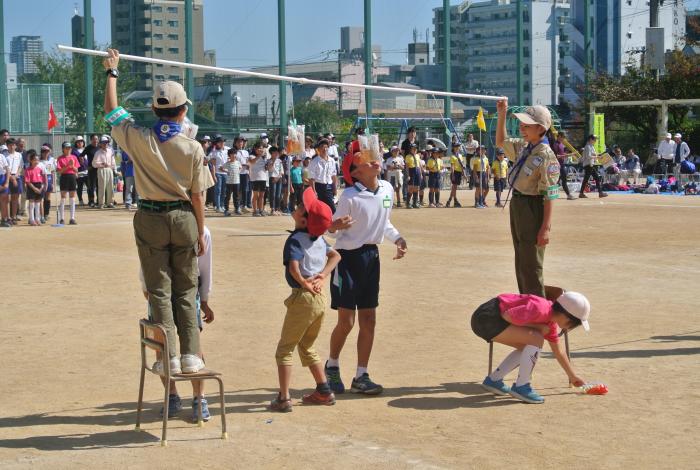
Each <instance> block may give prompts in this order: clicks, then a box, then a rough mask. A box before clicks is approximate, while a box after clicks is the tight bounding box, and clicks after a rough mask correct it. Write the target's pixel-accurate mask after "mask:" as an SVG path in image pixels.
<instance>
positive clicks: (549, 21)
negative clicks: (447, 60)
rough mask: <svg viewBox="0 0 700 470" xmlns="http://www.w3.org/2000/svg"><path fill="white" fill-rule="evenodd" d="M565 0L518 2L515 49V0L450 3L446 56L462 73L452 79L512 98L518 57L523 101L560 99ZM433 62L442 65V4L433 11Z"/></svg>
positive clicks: (460, 86)
mask: <svg viewBox="0 0 700 470" xmlns="http://www.w3.org/2000/svg"><path fill="white" fill-rule="evenodd" d="M570 6H571V5H570V2H569V0H532V1H528V2H523V48H522V50H521V51H517V46H516V40H517V37H516V31H517V21H516V20H517V16H516V1H515V0H489V1H482V2H472V1H465V2H462V3H461V4H460V5H459V6H455V7H452V9H451V10H452V12H451V15H452V16H451V19H450V21H451V30H452V31H451V39H452V44H451V48H452V51H451V57H452V65H453V67H458V68H459V69H458V70H460V71H461V73H460V74H459V76H458V77H456V78H457V80H456V82H455V81H454V80H453V82H454V83H455V85H456V88H458V89H460V90H469V91H472V92H476V93H481V94H495V95H505V96H508V97H509V99H510V100H511V102H513V103H515V99H516V97H517V89H516V88H517V87H516V83H517V74H518V69H517V67H516V63H517V54H518V52H519V53H520V54H521V57H522V73H523V90H524V91H523V104H525V105H529V104H544V105H551V104H557V103H558V102H559V78H560V74H561V71H560V69H561V70H563V71H564V72H566V70H565V68H564V67H563V65H562V66H560V61H559V45H560V42H561V36H562V34H563V29H562V25H563V24H565V23H566V22H567V21H568V18H569V14H570ZM434 15H435V16H434V20H433V23H434V24H435V34H434V38H435V63H442V62H443V60H444V59H443V58H444V55H445V53H444V48H443V47H442V40H443V38H444V36H443V34H444V33H443V31H442V30H443V29H444V28H443V20H442V8H436V9H434Z"/></svg>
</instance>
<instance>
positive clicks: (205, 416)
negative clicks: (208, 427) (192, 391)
mask: <svg viewBox="0 0 700 470" xmlns="http://www.w3.org/2000/svg"><path fill="white" fill-rule="evenodd" d="M210 418H211V414H209V406H208V405H207V399H206V398H202V421H204V422H207V421H209V419H210ZM192 422H193V423H197V422H199V399H198V398H195V399H194V400H192Z"/></svg>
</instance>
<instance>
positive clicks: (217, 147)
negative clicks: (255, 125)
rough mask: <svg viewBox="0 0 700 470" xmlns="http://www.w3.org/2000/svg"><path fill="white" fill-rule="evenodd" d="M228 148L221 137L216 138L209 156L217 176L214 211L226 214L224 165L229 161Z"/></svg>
mask: <svg viewBox="0 0 700 470" xmlns="http://www.w3.org/2000/svg"><path fill="white" fill-rule="evenodd" d="M228 149H229V148H228V147H227V146H226V145H225V140H224V138H223V137H222V136H221V135H216V136H215V137H214V148H213V149H212V151H211V154H210V155H209V158H210V160H212V162H213V163H214V172H215V176H216V180H215V182H216V186H215V187H214V188H215V189H214V209H215V210H216V211H217V212H224V199H225V198H226V172H225V171H224V165H225V164H226V162H227V161H228Z"/></svg>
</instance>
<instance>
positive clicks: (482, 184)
mask: <svg viewBox="0 0 700 470" xmlns="http://www.w3.org/2000/svg"><path fill="white" fill-rule="evenodd" d="M472 179H473V180H474V186H475V187H477V188H485V189H489V175H488V174H487V173H486V172H485V171H482V172H481V178H479V172H478V171H477V172H475V173H474V174H473V175H472ZM479 180H481V181H479Z"/></svg>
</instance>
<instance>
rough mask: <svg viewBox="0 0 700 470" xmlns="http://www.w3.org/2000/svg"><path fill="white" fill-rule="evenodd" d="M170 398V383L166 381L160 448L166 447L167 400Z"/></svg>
mask: <svg viewBox="0 0 700 470" xmlns="http://www.w3.org/2000/svg"><path fill="white" fill-rule="evenodd" d="M169 398H170V381H169V380H166V381H165V398H164V399H163V435H162V437H161V438H160V445H161V446H162V447H165V446H167V445H168V411H170V410H169V408H170V407H169V406H168V405H169V403H168V400H169Z"/></svg>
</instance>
